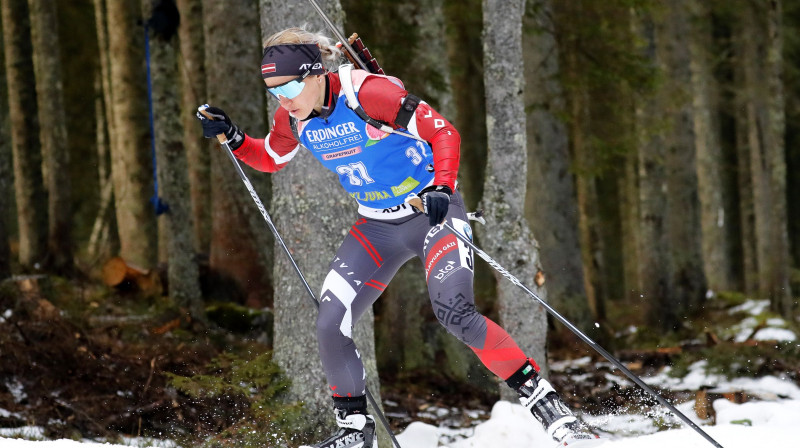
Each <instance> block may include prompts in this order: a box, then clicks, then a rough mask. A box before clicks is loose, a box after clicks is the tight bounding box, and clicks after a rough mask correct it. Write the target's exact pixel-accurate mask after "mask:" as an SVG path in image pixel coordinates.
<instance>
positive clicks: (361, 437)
mask: <svg viewBox="0 0 800 448" xmlns="http://www.w3.org/2000/svg"><path fill="white" fill-rule="evenodd" d="M333 406H334V409H333V410H334V413H335V414H336V424H337V425H339V430H338V431H336V432H335V433H333V435H332V436H330V437H328V438H327V439H325V440H323V441H322V442H319V443H317V444H316V445H313V446H307V445H303V446H301V447H300V448H378V437H377V436H376V435H375V419H374V418H373V417H372V416H371V415H369V414H367V399H366V397H364V396H362V397H353V398H350V397H347V398H340V397H334V398H333Z"/></svg>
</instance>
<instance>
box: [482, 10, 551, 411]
mask: <svg viewBox="0 0 800 448" xmlns="http://www.w3.org/2000/svg"><path fill="white" fill-rule="evenodd" d="M524 7H525V2H524V0H516V1H508V2H496V1H491V0H485V1H484V2H483V39H484V42H483V51H484V70H485V71H484V85H485V86H486V134H487V136H488V141H489V145H488V149H487V164H486V179H485V182H484V187H483V199H482V201H481V204H482V207H483V208H484V209H485V210H486V212H487V217H488V218H489V219H490V220H491V221H492V225H491V226H488V227H486V228H479V230H480V236H481V242H482V243H483V245H484V246H485V247H484V249H485V250H486V252H487V253H489V254H492V256H493V258H494V259H495V260H496V261H497V262H498V263H499V264H500V265H501V266H503V267H505V268H506V269H507V270H508V271H509V272H511V273H512V274H514V275H515V276H516V277H517V278H518V279H519V280H520V281H521V282H522V283H523V284H524V285H527V286H528V287H529V288H531V289H532V290H533V291H534V292H536V293H537V294H538V295H539V297H541V298H542V299H543V300H546V299H547V296H546V292H545V289H544V288H543V287H538V286H537V285H536V283H534V276H535V275H536V274H537V273H538V272H539V271H541V270H542V266H541V262H540V259H539V246H538V243H537V242H536V240H535V239H534V237H533V234H532V233H531V230H530V227H529V224H528V222H527V221H526V220H525V214H524V207H525V195H526V177H527V174H528V168H527V166H528V155H527V150H526V143H525V142H526V136H525V122H526V119H525V113H524V84H523V82H524V79H525V78H524V73H523V68H522V66H521V65H520V64H519V63H518V60H519V55H520V54H522V15H523V13H524ZM495 276H496V277H497V282H498V283H497V292H498V306H499V309H500V320H501V322H502V325H503V327H504V328H505V329H506V330H507V331H508V333H509V334H510V335H511V336H512V337H513V338H514V339H515V340H516V342H517V344H519V346H520V347H521V348H522V349H523V350H524V351H525V352H526V353H528V355H529V356H530V357H532V358H533V359H535V360H536V362H538V363H539V365H540V366H541V367H542V374H543V375H547V369H548V368H547V356H546V351H545V345H546V336H547V314H546V312H545V310H544V309H543V308H542V307H541V306H540V305H539V304H537V303H536V302H535V301H534V300H533V299H532V298H530V297H528V296H527V295H525V294H524V293H521V292H520V290H519V288H518V287H517V286H516V285H514V284H512V283H511V282H509V281H508V280H506V279H505V278H503V277H502V276H501V275H500V274H499V273H496V274H495ZM501 396H502V397H503V398H504V399H507V400H515V399H516V394H514V391H512V390H511V389H509V388H507V387H505V385H502V386H501Z"/></svg>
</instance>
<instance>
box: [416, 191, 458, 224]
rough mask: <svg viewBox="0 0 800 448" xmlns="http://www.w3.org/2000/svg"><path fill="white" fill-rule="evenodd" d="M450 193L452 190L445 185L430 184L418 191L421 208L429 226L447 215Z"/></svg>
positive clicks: (442, 219)
mask: <svg viewBox="0 0 800 448" xmlns="http://www.w3.org/2000/svg"><path fill="white" fill-rule="evenodd" d="M451 194H453V190H451V189H450V187H448V186H447V185H431V186H430V187H426V188H423V189H422V191H420V192H419V198H420V199H422V206H423V210H424V211H425V214H426V215H428V222H429V223H430V225H431V227H433V226H435V225H439V224H441V223H442V221H444V218H445V217H446V216H447V209H449V208H450V195H451Z"/></svg>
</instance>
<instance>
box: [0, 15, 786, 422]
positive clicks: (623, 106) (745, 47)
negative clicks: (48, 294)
mask: <svg viewBox="0 0 800 448" xmlns="http://www.w3.org/2000/svg"><path fill="white" fill-rule="evenodd" d="M1 3H2V19H3V20H2V30H3V33H2V38H3V42H2V48H3V54H2V56H3V63H2V64H0V71H2V72H3V76H0V279H6V280H3V284H4V287H6V288H7V289H8V290H9V291H12V293H11V294H9V295H8V296H7V298H8V297H11V299H8V300H12V302H13V301H17V302H13V303H17V305H16V306H18V301H19V300H23V299H24V297H25V294H24V287H23V286H21V285H22V282H23V280H24V279H30V278H31V277H29V276H30V275H34V277H33V278H35V279H37V282H49V281H66V282H67V283H70V282H71V283H73V284H80V285H81V286H80V288H79V289H81V290H84V289H85V288H90V287H89V286H86V285H95V286H97V285H99V287H103V286H102V282H101V280H107V278H106V277H104V275H107V274H108V272H109V271H114V270H115V269H117V268H116V267H115V266H119V265H114V264H113V263H114V262H119V260H124V265H123V266H124V267H123V268H122V270H123V272H127V275H128V276H129V277H128V280H129V281H127V282H125V283H124V284H123V285H121V286H118V287H117V289H115V290H114V294H117V293H119V294H121V293H125V294H128V295H127V296H125V297H127V299H126V300H138V301H141V302H142V303H146V304H148V305H153V304H154V303H159V304H160V305H161V306H163V308H161V309H159V312H160V313H161V314H159V318H164V316H167V315H168V316H170V317H176V316H177V318H178V319H177V324H176V325H177V326H176V327H175V328H167V329H165V330H164V331H165V332H166V331H172V330H176V329H181V328H183V329H184V330H191V331H194V332H201V333H202V332H203V331H205V332H209V331H218V330H219V327H220V325H221V326H222V327H225V324H224V323H221V322H220V321H219V320H215V317H214V316H216V315H215V314H213V313H212V310H218V309H219V306H220V304H221V303H225V304H235V305H240V306H242V307H243V309H246V310H250V311H246V312H241V313H243V314H244V315H246V316H251V315H252V313H256V312H257V311H258V312H259V313H264V314H265V315H266V316H267V317H265V318H264V319H265V320H266V321H268V322H269V325H268V326H265V327H264V328H266V330H263V329H262V330H263V331H262V333H261V335H262V336H263V337H262V338H260V339H259V341H260V342H261V343H263V347H264V348H265V349H270V350H273V352H274V360H275V361H276V362H277V364H278V365H280V366H281V368H282V369H283V371H285V372H286V374H287V375H288V377H289V378H292V379H293V380H294V383H293V385H292V386H291V392H290V393H289V395H290V396H291V397H294V398H299V399H302V400H303V401H305V402H306V403H307V404H308V403H327V400H328V399H329V398H328V397H327V394H328V393H327V391H326V386H325V383H324V378H323V377H322V375H321V373H320V372H321V370H320V368H319V365H318V361H317V360H316V353H315V350H316V348H315V347H316V343H315V335H314V331H313V328H314V320H315V319H314V315H315V311H314V308H313V305H311V304H310V302H309V301H308V296H307V294H306V290H305V286H304V285H303V284H302V283H300V281H299V280H298V278H297V275H296V273H295V272H294V270H293V267H292V266H291V263H290V262H289V261H288V260H287V258H286V257H285V254H284V253H282V250H281V249H280V248H279V247H277V246H276V245H275V241H274V239H273V238H272V235H271V232H270V231H269V229H268V228H267V226H266V225H265V223H264V219H263V217H262V216H261V214H260V213H259V211H258V209H257V208H256V207H255V205H254V203H253V201H252V199H251V198H250V197H249V194H248V193H247V191H246V189H244V187H243V185H242V182H241V180H240V178H239V177H238V176H237V175H236V173H235V172H234V169H233V167H232V166H231V164H230V161H229V160H228V159H227V157H226V156H225V154H224V153H223V152H222V151H220V150H219V149H218V145H217V144H216V142H215V141H210V140H206V139H203V138H202V135H201V130H200V126H199V124H198V122H197V119H196V118H195V116H194V111H195V110H196V108H197V106H198V105H200V104H203V103H209V104H212V105H215V106H218V107H221V108H223V109H224V110H225V111H226V112H228V114H229V115H230V116H231V117H232V119H233V120H234V121H235V122H236V123H237V124H238V125H239V126H240V127H242V128H243V129H244V130H245V131H246V132H247V133H249V134H250V135H252V136H255V137H262V136H264V135H266V133H267V131H268V129H269V126H270V123H271V116H272V112H273V111H274V110H275V107H277V104H276V103H275V102H273V101H272V100H269V99H268V98H267V95H265V92H264V90H263V87H262V86H261V83H262V81H261V79H260V78H259V76H258V74H257V71H256V66H257V65H258V61H259V60H260V54H261V42H262V40H263V39H264V38H265V37H266V36H269V35H270V34H272V33H273V32H276V31H278V30H280V29H283V28H285V27H288V26H296V25H300V24H303V23H308V24H309V25H310V28H312V29H315V30H322V31H324V32H325V33H326V34H329V35H330V32H329V31H328V30H326V29H325V27H324V25H323V23H322V22H321V21H320V19H319V17H318V16H317V14H316V13H315V12H314V11H313V9H311V7H310V5H309V4H308V3H306V2H304V1H299V0H298V1H292V2H287V1H284V2H277V1H271V0H261V1H255V0H247V1H245V0H241V1H240V0H236V1H229V2H221V1H211V0H202V1H201V0H177V1H174V2H173V1H166V0H164V1H156V0H142V1H141V2H139V1H119V2H118V1H104V0H94V1H91V0H60V1H44V0H27V1H26V0H2V2H1ZM320 4H321V5H322V6H323V8H324V9H325V10H326V11H327V12H328V14H329V15H330V16H331V17H332V18H333V20H334V22H335V23H336V24H337V25H338V26H339V27H340V29H342V30H343V31H344V32H345V35H349V34H350V33H352V32H357V33H359V35H360V36H362V37H363V39H364V41H365V43H366V44H367V46H368V47H369V49H370V50H371V51H372V54H373V55H374V56H375V57H376V58H377V60H378V61H379V62H380V63H381V65H382V66H383V68H384V69H385V71H386V73H388V74H391V75H394V76H397V77H399V78H401V79H402V80H403V81H404V83H405V85H406V88H407V89H408V90H409V91H410V92H413V93H415V94H416V95H418V96H420V97H421V98H423V99H425V100H426V101H428V102H429V103H431V104H432V105H433V106H434V107H435V108H436V109H437V110H439V111H440V112H441V113H442V114H443V115H444V116H445V117H447V118H448V119H450V120H451V121H452V122H453V123H454V124H455V126H456V128H457V129H458V130H459V131H460V133H461V137H462V148H461V150H462V159H461V169H460V173H459V185H460V186H459V188H460V189H461V191H462V194H463V195H464V197H465V200H466V202H467V205H468V207H469V208H470V209H477V208H481V209H484V210H485V211H486V215H487V216H486V219H487V224H486V225H481V224H475V226H474V227H475V238H476V242H477V243H478V245H479V246H481V247H484V249H486V251H487V252H488V253H489V254H490V255H492V256H493V257H495V258H496V260H497V261H498V262H500V264H501V265H503V266H504V267H506V268H507V269H509V271H511V272H512V273H513V274H514V275H516V276H517V277H518V278H520V279H521V280H522V281H523V283H525V284H526V285H528V286H531V287H532V288H533V289H534V290H535V291H536V292H537V294H539V295H540V296H541V297H542V298H544V299H546V300H547V301H548V302H549V303H550V304H551V305H553V306H554V307H555V308H556V309H557V310H559V311H560V312H562V313H563V314H564V315H565V316H566V317H567V318H568V319H570V320H571V321H572V322H573V323H575V324H576V326H577V327H578V328H581V329H582V330H584V331H586V332H587V333H588V334H590V335H591V336H592V337H594V338H597V339H598V340H600V341H601V342H602V343H604V344H608V345H609V347H610V348H616V349H618V348H621V347H617V346H616V345H617V344H620V340H619V338H618V335H619V332H620V331H624V330H625V329H627V328H628V327H630V326H635V327H638V328H639V333H640V334H645V335H651V336H652V338H653V339H654V340H656V339H659V338H664V337H666V338H669V337H670V335H677V334H679V333H680V332H681V330H682V329H683V328H684V327H685V322H686V320H687V319H689V318H690V317H692V316H697V315H699V314H701V313H702V311H703V310H704V307H705V305H706V304H707V303H708V301H709V300H711V299H712V298H713V297H717V296H720V295H729V296H747V297H752V298H761V299H767V300H769V301H770V304H771V310H772V312H773V313H775V314H776V315H779V316H781V317H783V318H784V319H786V321H788V322H790V323H795V324H796V322H797V317H798V307H797V297H798V294H800V293H798V291H800V270H799V269H798V266H799V263H800V219H799V218H800V216H799V215H800V207H796V206H794V207H791V206H790V204H792V203H795V204H796V203H797V198H798V197H800V195H799V193H800V176H798V172H800V171H798V169H799V168H800V145H798V138H800V133H799V132H798V131H800V127H798V124H797V123H798V122H800V121H798V120H797V118H798V116H800V107H798V106H799V105H800V70H799V69H800V65H798V61H800V57H798V56H800V33H798V27H800V4H796V3H794V2H783V1H779V0H763V1H760V0H759V1H757V0H736V1H702V0H673V1H648V0H609V1H603V2H597V1H572V0H570V1H557V2H554V1H550V0H532V1H527V2H525V1H519V0H517V1H489V0H487V1H484V2H480V1H477V0H466V1H451V0H409V1H405V2H393V1H384V0H377V1H364V0H341V1H320ZM178 17H179V23H180V25H179V26H177V28H175V27H171V26H170V24H173V25H175V24H177V22H176V19H177V18H178ZM145 25H147V27H145ZM148 88H150V90H148ZM151 114H152V115H151ZM151 116H152V121H150V120H149V117H151ZM245 172H246V173H247V175H248V176H249V178H250V179H251V181H252V183H253V184H254V186H255V188H256V190H257V191H258V193H259V195H260V197H261V198H262V199H263V200H264V202H265V203H266V206H267V209H268V210H269V212H270V214H271V216H272V218H273V219H274V220H275V223H276V226H277V229H278V231H279V232H280V233H281V235H282V237H283V238H284V239H285V240H286V243H287V245H288V246H289V247H290V249H291V252H292V254H293V256H294V257H295V259H296V260H297V263H298V265H299V266H300V268H301V269H302V270H303V273H304V275H305V278H306V279H307V280H308V283H309V285H310V286H311V289H312V291H314V292H315V293H316V292H317V291H318V290H319V287H320V285H321V282H322V279H323V278H324V275H325V273H327V266H328V262H329V259H330V256H331V254H332V253H333V251H334V250H335V249H336V247H337V245H338V243H339V242H340V240H341V239H342V237H343V235H344V234H345V232H346V231H347V229H348V228H349V226H350V225H351V224H352V222H353V220H354V219H355V214H354V213H355V207H354V204H353V203H352V201H350V200H349V198H347V197H346V195H344V194H340V193H337V191H339V190H338V188H339V187H338V185H336V180H335V179H334V178H333V177H332V176H331V175H330V174H327V173H324V172H323V171H322V169H321V167H319V166H318V165H317V164H316V163H315V162H314V161H313V160H312V159H311V158H310V157H307V155H304V154H301V155H300V156H298V158H296V159H295V160H294V161H293V162H292V164H290V166H289V168H287V169H286V170H283V171H282V172H280V173H278V174H276V175H264V174H262V173H257V172H255V171H252V170H250V169H249V168H245ZM156 181H157V183H156ZM156 185H157V186H156ZM116 257H120V258H116ZM421 270H422V266H421V264H420V263H419V262H418V261H412V262H410V263H409V264H408V265H407V266H406V267H404V268H403V270H401V272H400V273H399V274H398V276H397V278H396V279H395V281H394V282H392V284H391V285H389V287H388V288H387V289H386V291H385V292H384V294H383V296H382V298H381V299H380V300H379V301H378V303H377V304H376V305H375V307H374V310H373V311H374V316H373V315H369V316H365V317H364V318H363V319H362V321H364V323H363V324H361V325H360V326H359V327H358V328H357V340H358V341H359V347H361V348H362V353H364V354H365V359H366V360H367V366H368V370H369V372H370V388H371V390H374V391H376V392H377V393H379V391H380V384H379V382H378V378H379V375H378V373H376V372H380V378H381V379H384V380H387V379H388V380H392V381H394V380H398V379H400V378H405V379H406V380H408V379H414V378H431V377H436V378H444V379H445V380H446V381H448V382H455V383H462V384H471V385H473V386H474V385H477V386H479V387H480V388H482V390H492V389H493V388H494V387H495V385H494V383H493V382H492V381H491V380H490V379H489V378H488V376H487V373H486V371H485V370H484V369H483V368H482V367H480V366H477V365H476V363H477V361H476V360H474V359H472V358H471V356H472V354H471V353H470V352H469V351H468V350H467V349H465V348H464V347H462V346H460V345H459V344H458V343H456V342H454V341H455V340H454V339H453V338H449V337H448V336H447V335H444V334H443V331H441V330H440V329H439V325H438V323H437V322H436V316H433V315H432V314H431V313H430V312H429V305H428V298H427V293H426V288H425V281H424V277H423V276H422V275H421V273H420V271H421ZM114 272H116V271H114ZM137 275H138V276H139V277H147V278H150V279H152V278H153V277H155V280H156V281H155V283H156V288H155V289H154V290H153V289H148V286H147V282H142V281H140V282H138V283H137V282H135V281H131V278H133V277H135V276H137ZM25 276H28V277H25ZM131 276H133V277H131ZM54 279H56V280H54ZM167 285H168V286H167ZM151 286H152V285H151ZM126 288H127V289H126ZM131 290H134V291H133V292H131ZM153 291H156V292H153ZM107 294H108V293H107ZM131 294H132V295H131ZM476 295H477V298H476V299H477V303H478V306H479V307H480V309H482V310H483V311H484V312H486V313H487V314H488V315H490V316H491V317H493V318H495V319H497V320H499V321H501V322H503V323H504V325H505V326H506V327H507V328H509V329H510V332H511V334H512V335H514V336H515V338H516V339H518V340H519V341H521V343H522V345H524V346H525V347H528V348H529V350H530V353H531V354H532V355H533V356H534V357H535V358H537V359H541V360H546V353H547V352H548V350H549V351H550V352H552V351H553V350H555V349H557V348H558V347H559V346H561V345H565V346H566V345H568V343H569V342H570V340H571V339H572V338H573V337H572V336H570V335H569V334H568V333H566V332H564V331H563V329H562V328H560V326H559V325H556V324H553V323H552V322H550V323H549V324H548V323H547V317H546V315H545V313H544V311H543V310H542V309H541V308H540V307H538V306H537V305H536V304H535V303H534V302H533V301H532V300H530V298H528V297H526V296H524V295H522V294H520V293H519V290H517V289H516V288H515V287H514V286H513V285H510V284H509V282H507V281H506V280H505V279H503V278H502V277H501V276H499V275H498V274H497V273H496V272H495V271H493V270H492V269H491V268H490V267H489V266H488V265H486V264H485V263H482V262H480V261H479V262H477V263H476ZM153 296H155V297H158V299H153V298H152V297H153ZM131 297H135V298H134V299H131ZM148 297H149V298H148ZM95 299H96V298H92V299H91V300H90V299H85V298H84V299H81V300H84V301H85V302H86V303H87V304H90V303H94V304H95V305H93V306H94V307H95V308H98V310H96V311H95V313H97V314H101V313H102V312H103V310H107V308H104V307H103V306H100V307H98V306H97V302H96V300H95ZM87 306H88V305H87ZM165 309H166V310H168V311H164V310H165ZM259 315H260V314H259ZM259 319H260V318H259ZM170 322H172V321H170ZM237 322H239V321H237ZM373 324H374V325H373ZM241 325H244V326H245V327H247V330H250V329H251V328H252V326H253V325H255V324H253V322H252V320H251V321H248V323H247V324H241ZM234 327H235V326H234ZM214 329H216V330H214ZM228 331H229V332H230V334H235V335H238V336H237V337H239V338H246V336H245V335H243V334H242V333H245V332H244V331H243V329H242V328H241V327H239V328H229V329H228ZM547 333H549V335H550V339H549V340H550V342H549V346H545V334H547ZM228 341H229V342H228V344H229V345H230V339H228ZM222 345H224V344H222ZM543 364H545V366H544V367H545V370H546V363H544V362H543ZM154 369H155V368H154ZM163 370H164V371H167V370H169V369H167V368H163ZM184 373H186V372H184ZM148 384H149V382H148ZM495 393H496V392H495ZM312 408H313V407H312ZM317 408H319V409H320V411H319V415H318V418H319V419H320V420H325V419H328V418H329V415H327V404H325V405H324V406H317ZM323 409H324V411H323ZM314 412H317V411H314ZM309 421H313V419H310V420H309Z"/></svg>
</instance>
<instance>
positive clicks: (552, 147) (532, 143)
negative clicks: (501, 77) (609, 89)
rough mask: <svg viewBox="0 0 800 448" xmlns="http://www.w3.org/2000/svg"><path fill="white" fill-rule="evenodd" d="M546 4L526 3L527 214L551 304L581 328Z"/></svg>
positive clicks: (574, 235) (564, 141)
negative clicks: (538, 251) (528, 87)
mask: <svg viewBox="0 0 800 448" xmlns="http://www.w3.org/2000/svg"><path fill="white" fill-rule="evenodd" d="M552 18H553V13H552V4H551V2H550V1H549V0H534V1H531V2H529V4H528V11H527V13H526V14H525V19H524V23H525V26H524V29H525V30H528V32H526V34H525V35H524V36H523V42H524V45H523V48H524V49H525V50H524V53H523V60H524V67H525V82H526V84H527V85H529V86H537V87H536V88H530V89H526V90H525V94H526V95H525V104H526V112H527V116H526V124H527V128H526V132H527V140H526V141H527V143H528V146H527V151H528V167H529V168H528V169H529V172H528V176H527V187H526V188H527V192H528V193H527V195H526V201H525V202H526V204H525V205H526V215H527V217H528V220H529V221H530V223H531V228H532V229H533V231H534V233H535V234H536V236H537V240H538V241H539V245H540V255H541V258H542V264H543V265H544V266H545V268H546V269H545V273H546V275H547V293H548V296H549V297H550V303H551V304H553V306H554V307H556V308H557V309H559V310H561V311H563V313H562V314H564V315H565V317H567V318H568V319H570V320H571V321H572V323H573V324H575V325H576V326H578V327H579V328H581V329H585V330H588V329H589V326H590V324H591V322H592V315H591V312H590V310H589V306H588V302H587V297H586V289H585V287H584V277H583V263H582V261H581V250H580V241H579V234H578V221H579V216H578V204H577V200H576V196H575V188H574V178H573V176H572V173H571V172H570V167H569V164H570V158H569V156H570V155H569V141H568V136H567V129H566V126H565V124H564V123H563V122H562V121H561V120H560V119H558V118H557V116H558V115H559V114H563V113H564V112H565V107H566V106H565V101H564V95H563V91H562V89H561V83H560V81H559V71H560V68H559V63H558V57H559V48H557V44H556V40H555V36H554V35H553V30H554V27H555V24H554V23H553V21H552Z"/></svg>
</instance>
